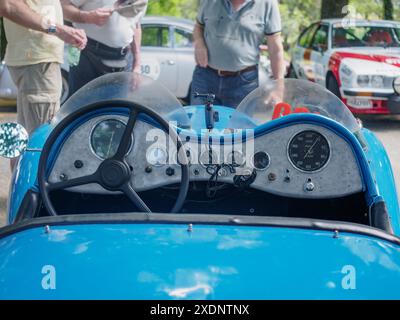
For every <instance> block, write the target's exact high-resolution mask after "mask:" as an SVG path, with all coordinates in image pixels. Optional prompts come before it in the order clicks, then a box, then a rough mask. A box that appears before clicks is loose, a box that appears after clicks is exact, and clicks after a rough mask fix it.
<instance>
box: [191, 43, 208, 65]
mask: <svg viewBox="0 0 400 320" xmlns="http://www.w3.org/2000/svg"><path fill="white" fill-rule="evenodd" d="M194 57H195V59H196V63H197V64H198V65H199V66H200V67H203V68H207V66H208V49H207V46H206V45H205V44H204V43H201V41H199V42H198V43H196V44H195V46H194Z"/></svg>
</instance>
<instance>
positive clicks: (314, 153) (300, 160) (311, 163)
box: [288, 130, 331, 172]
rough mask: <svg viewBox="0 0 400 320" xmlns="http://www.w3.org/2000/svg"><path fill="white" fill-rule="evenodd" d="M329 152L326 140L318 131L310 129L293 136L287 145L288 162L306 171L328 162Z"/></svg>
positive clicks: (321, 166)
mask: <svg viewBox="0 0 400 320" xmlns="http://www.w3.org/2000/svg"><path fill="white" fill-rule="evenodd" d="M330 154H331V150H330V147H329V142H328V140H327V139H326V138H325V137H324V136H323V135H322V134H320V133H319V132H316V131H311V130H309V131H303V132H300V133H299V134H297V135H296V136H294V137H293V139H292V140H291V141H290V143H289V146H288V156H289V159H290V162H291V163H292V164H293V166H295V167H296V168H297V169H299V170H302V171H306V172H314V171H318V170H321V169H322V168H323V167H324V166H325V165H326V164H327V163H328V161H329V157H330Z"/></svg>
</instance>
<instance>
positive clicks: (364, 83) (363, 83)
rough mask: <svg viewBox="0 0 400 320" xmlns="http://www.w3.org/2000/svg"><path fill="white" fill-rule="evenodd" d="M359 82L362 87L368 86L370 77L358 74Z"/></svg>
mask: <svg viewBox="0 0 400 320" xmlns="http://www.w3.org/2000/svg"><path fill="white" fill-rule="evenodd" d="M357 83H358V85H359V86H360V87H368V86H369V84H370V77H369V76H367V75H362V76H358V77H357Z"/></svg>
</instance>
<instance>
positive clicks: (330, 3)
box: [321, 0, 349, 19]
mask: <svg viewBox="0 0 400 320" xmlns="http://www.w3.org/2000/svg"><path fill="white" fill-rule="evenodd" d="M348 4H349V0H322V4H321V18H322V19H327V18H343V17H345V16H346V14H347V11H346V10H343V9H344V8H345V6H347V5H348Z"/></svg>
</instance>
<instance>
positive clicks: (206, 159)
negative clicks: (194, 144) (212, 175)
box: [199, 150, 219, 167]
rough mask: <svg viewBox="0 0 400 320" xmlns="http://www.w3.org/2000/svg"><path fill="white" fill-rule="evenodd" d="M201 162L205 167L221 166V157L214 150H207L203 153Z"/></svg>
mask: <svg viewBox="0 0 400 320" xmlns="http://www.w3.org/2000/svg"><path fill="white" fill-rule="evenodd" d="M199 162H200V164H201V165H202V166H203V167H208V166H210V165H216V164H219V156H218V154H217V153H216V152H215V151H213V150H205V151H203V152H202V153H201V155H200V158H199Z"/></svg>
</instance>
